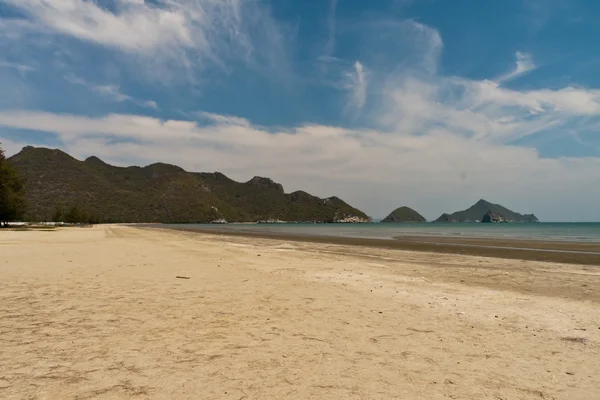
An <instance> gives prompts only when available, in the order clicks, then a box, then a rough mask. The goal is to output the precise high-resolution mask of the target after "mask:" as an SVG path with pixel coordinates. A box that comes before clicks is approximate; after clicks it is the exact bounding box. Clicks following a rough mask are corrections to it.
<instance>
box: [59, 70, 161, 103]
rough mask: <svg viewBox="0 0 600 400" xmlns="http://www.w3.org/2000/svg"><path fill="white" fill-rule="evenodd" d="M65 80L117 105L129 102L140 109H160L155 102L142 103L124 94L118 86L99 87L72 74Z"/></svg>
mask: <svg viewBox="0 0 600 400" xmlns="http://www.w3.org/2000/svg"><path fill="white" fill-rule="evenodd" d="M64 79H65V80H66V81H67V82H69V83H71V84H73V85H79V86H83V87H85V88H87V89H88V90H90V91H92V92H95V93H98V94H100V95H103V96H105V97H107V98H109V99H111V100H112V101H115V102H117V103H122V102H125V101H129V102H132V103H134V104H136V105H138V106H140V107H145V108H152V109H154V110H158V109H159V107H158V104H157V103H156V102H155V101H154V100H146V101H141V100H138V99H135V98H133V97H131V96H129V95H127V94H124V93H122V92H121V89H120V88H119V86H117V85H98V84H95V83H90V82H87V81H86V80H84V79H81V78H79V77H77V76H75V75H72V74H71V75H67V76H65V77H64Z"/></svg>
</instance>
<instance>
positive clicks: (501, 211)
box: [434, 199, 539, 222]
mask: <svg viewBox="0 0 600 400" xmlns="http://www.w3.org/2000/svg"><path fill="white" fill-rule="evenodd" d="M484 219H486V220H487V219H490V220H493V221H494V222H496V221H498V222H539V220H538V219H537V217H536V216H535V215H533V214H519V213H516V212H514V211H511V210H509V209H508V208H505V207H502V206H501V205H499V204H493V203H490V202H488V201H485V200H483V199H481V200H479V201H478V202H477V203H475V204H474V205H472V206H471V207H469V208H467V209H466V210H463V211H457V212H455V213H452V214H442V215H441V216H440V217H439V218H438V219H437V220H435V221H434V222H475V221H482V220H484ZM489 222H491V221H489Z"/></svg>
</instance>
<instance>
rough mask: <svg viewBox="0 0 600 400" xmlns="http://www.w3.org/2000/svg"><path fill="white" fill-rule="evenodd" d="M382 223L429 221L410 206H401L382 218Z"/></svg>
mask: <svg viewBox="0 0 600 400" xmlns="http://www.w3.org/2000/svg"><path fill="white" fill-rule="evenodd" d="M381 222H382V223H405V222H427V220H426V219H425V217H423V216H422V215H421V214H419V213H418V212H416V211H415V210H413V209H412V208H410V207H406V206H404V207H399V208H396V209H395V210H394V211H392V212H391V213H390V215H388V216H387V217H385V218H384V219H382V220H381Z"/></svg>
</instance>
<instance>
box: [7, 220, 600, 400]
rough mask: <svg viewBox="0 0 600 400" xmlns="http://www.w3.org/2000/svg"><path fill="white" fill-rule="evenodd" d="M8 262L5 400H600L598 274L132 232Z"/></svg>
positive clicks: (72, 237)
mask: <svg viewBox="0 0 600 400" xmlns="http://www.w3.org/2000/svg"><path fill="white" fill-rule="evenodd" d="M0 252H1V253H0V254H2V256H1V258H0V274H1V276H2V280H0V302H1V304H2V307H1V308H0V349H1V351H0V398H2V399H24V398H27V399H92V398H93V399H198V398H202V399H236V400H238V399H282V398H298V399H310V398H313V399H391V398H407V399H449V398H452V399H532V398H539V399H594V398H599V397H600V389H598V388H600V363H599V362H598V360H599V359H600V267H597V266H590V265H587V266H586V265H573V264H560V263H547V262H535V261H526V260H511V259H500V258H489V257H476V256H465V255H451V254H441V253H431V252H422V251H404V250H397V249H386V248H376V247H369V246H358V247H351V246H345V245H337V244H331V243H308V242H300V241H288V240H278V239H272V238H271V239H261V238H248V237H236V236H223V235H206V234H198V233H189V232H183V231H174V230H162V229H139V228H134V227H126V226H98V227H93V228H70V229H57V230H56V231H48V232H44V231H29V232H17V231H12V232H11V231H0ZM178 276H179V277H183V278H187V279H180V278H177V277H178Z"/></svg>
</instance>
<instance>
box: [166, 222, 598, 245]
mask: <svg viewBox="0 0 600 400" xmlns="http://www.w3.org/2000/svg"><path fill="white" fill-rule="evenodd" d="M167 227H173V228H186V229H201V230H207V229H210V230H215V231H245V232H265V233H267V232H268V233H287V234H294V235H309V236H341V237H351V238H370V239H392V238H394V237H396V236H443V237H462V238H490V239H493V238H496V239H529V240H532V239H533V240H556V241H573V242H600V223H597V222H594V223H591V222H590V223H552V222H542V223H535V224H477V223H465V224H461V223H454V224H452V223H451V224H439V223H437V224H434V223H416V224H380V223H373V224H224V225H204V224H186V225H167Z"/></svg>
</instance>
